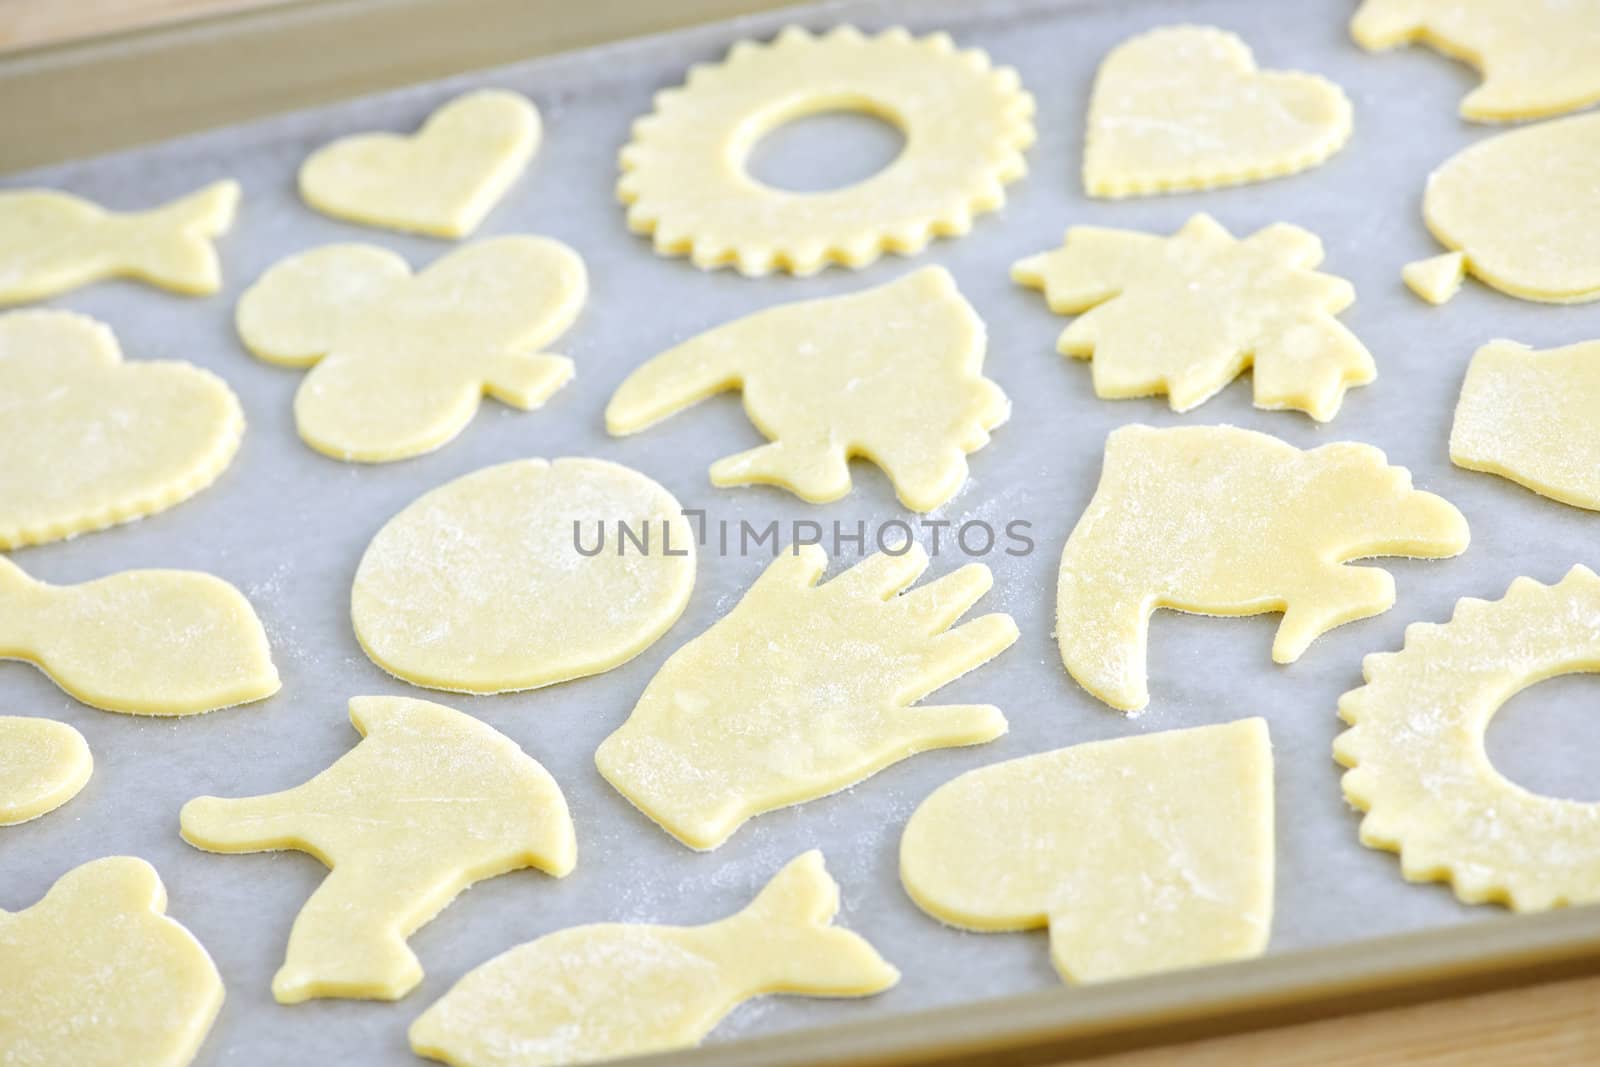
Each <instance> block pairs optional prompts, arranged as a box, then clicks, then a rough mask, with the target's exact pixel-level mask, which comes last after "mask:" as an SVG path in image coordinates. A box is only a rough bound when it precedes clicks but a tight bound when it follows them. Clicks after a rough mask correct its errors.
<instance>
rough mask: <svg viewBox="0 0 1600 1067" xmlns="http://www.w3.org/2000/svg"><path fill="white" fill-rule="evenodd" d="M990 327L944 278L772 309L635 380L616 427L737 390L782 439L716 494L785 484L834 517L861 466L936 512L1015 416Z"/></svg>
mask: <svg viewBox="0 0 1600 1067" xmlns="http://www.w3.org/2000/svg"><path fill="white" fill-rule="evenodd" d="M986 346H987V339H986V333H985V330H984V326H983V320H982V319H980V318H978V313H977V312H976V311H974V310H973V309H972V305H970V304H968V303H967V301H966V300H965V299H963V297H962V296H961V293H960V291H958V290H957V289H956V283H955V279H954V278H952V277H950V274H949V272H948V271H946V270H945V269H944V268H943V267H924V268H923V269H921V270H919V271H916V272H914V273H912V274H908V275H906V276H905V277H903V278H901V279H899V280H898V281H894V282H890V283H889V284H887V285H881V286H877V287H875V288H872V289H867V290H865V291H863V292H859V293H852V294H850V295H848V296H841V297H832V298H829V299H824V300H805V301H801V302H799V303H794V304H785V305H782V306H780V307H775V308H769V309H767V310H766V311H759V312H756V313H755V314H754V315H748V316H746V317H744V318H742V319H738V320H736V321H734V322H730V323H728V324H727V325H724V326H720V327H718V328H716V329H714V330H711V331H709V332H707V333H703V334H701V335H700V336H698V337H695V338H693V339H691V340H689V341H685V342H684V343H683V344H681V345H677V346H676V347H674V348H671V349H669V350H668V351H666V352H663V353H662V354H661V355H659V356H657V357H656V358H654V359H652V360H650V361H649V362H648V363H646V364H645V365H644V366H642V367H640V368H639V369H638V370H636V371H634V372H633V373H632V374H630V375H629V376H628V378H627V380H626V381H624V382H623V383H622V385H621V387H620V388H618V389H617V392H616V394H615V395H613V396H612V398H611V403H610V404H608V405H607V406H606V428H607V429H608V430H610V431H611V432H612V433H613V434H630V433H634V432H636V431H639V430H642V429H644V428H646V427H647V426H650V425H651V424H653V423H655V422H657V421H659V420H661V419H664V418H666V417H667V416H668V415H671V414H673V413H674V412H677V411H681V410H682V409H683V408H685V407H688V406H689V405H691V404H695V403H698V402H699V401H701V400H703V399H705V398H706V397H708V396H711V395H712V394H714V393H719V392H722V391H724V390H727V389H737V390H740V391H741V392H742V393H743V394H744V406H745V413H746V414H747V415H749V417H750V421H751V422H753V423H755V424H756V426H757V428H759V429H760V430H761V432H762V433H763V434H765V435H766V436H767V437H768V438H769V439H770V440H771V442H772V443H771V444H767V445H762V446H761V447H759V448H754V449H751V450H750V451H748V452H741V453H739V454H738V455H733V456H728V457H727V458H725V459H721V460H718V461H717V462H716V463H714V464H712V466H711V482H712V484H713V485H722V486H730V485H750V484H763V485H780V486H783V487H784V488H785V489H788V490H790V491H791V492H793V493H795V494H796V495H797V496H799V497H800V498H801V499H804V500H808V501H811V502H812V503H816V504H822V503H827V502H828V501H832V500H838V499H839V498H840V497H842V496H844V495H846V494H847V493H849V492H850V466H849V462H850V458H851V457H852V456H862V457H865V458H866V459H869V460H870V461H872V462H873V463H874V464H876V465H878V466H879V467H881V468H882V469H883V471H884V472H885V473H886V474H888V476H889V479H890V480H891V481H892V482H893V483H894V487H895V492H896V494H897V495H898V496H899V498H900V502H901V503H902V504H904V505H905V506H906V507H908V508H910V509H911V510H913V511H931V510H933V509H934V508H937V507H938V506H940V505H941V504H943V503H945V502H946V501H948V500H949V499H950V498H951V497H953V496H955V494H956V493H957V492H958V491H959V490H960V488H961V486H962V484H963V483H965V482H966V480H967V457H966V454H967V453H968V452H975V451H977V450H978V449H980V448H982V447H983V446H984V445H985V444H987V443H988V441H989V433H988V431H990V430H992V429H993V428H994V427H996V426H998V425H1000V423H1002V422H1004V421H1005V419H1006V417H1007V416H1008V415H1009V414H1010V413H1011V403H1010V401H1008V400H1007V399H1006V396H1005V394H1004V393H1002V392H1001V391H1000V387H999V386H997V385H995V384H994V382H992V381H990V380H989V379H987V378H985V377H983V355H984V349H985V347H986Z"/></svg>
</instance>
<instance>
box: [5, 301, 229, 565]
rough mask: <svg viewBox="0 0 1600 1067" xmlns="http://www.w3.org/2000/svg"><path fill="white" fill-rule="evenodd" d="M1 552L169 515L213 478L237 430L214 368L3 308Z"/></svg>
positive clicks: (80, 322)
mask: <svg viewBox="0 0 1600 1067" xmlns="http://www.w3.org/2000/svg"><path fill="white" fill-rule="evenodd" d="M0 425H3V426H4V427H5V429H4V432H3V433H0V549H6V548H20V547H22V546H23V545H36V544H42V543H44V542H46V541H57V540H60V539H62V538H65V537H72V536H74V535H75V534H80V533H85V532H87V531H90V530H101V529H104V528H106V527H107V526H112V525H114V524H116V523H121V522H129V521H131V520H133V519H138V518H143V517H144V516H146V515H151V514H154V513H156V512H158V511H164V510H166V509H167V508H169V507H171V506H173V505H174V504H177V503H180V502H181V501H184V500H187V499H188V498H189V497H191V496H193V495H194V494H195V493H198V492H199V491H200V490H202V489H204V488H206V487H207V486H209V485H210V484H211V483H212V482H214V481H216V480H217V478H218V476H220V475H221V474H222V472H223V471H224V470H225V469H226V468H227V466H228V464H229V463H230V462H232V460H233V456H234V453H236V452H237V451H238V450H239V440H240V438H241V437H242V436H243V435H244V415H243V413H242V412H241V410H240V408H239V399H238V398H237V397H236V396H234V394H233V390H231V389H229V388H228V386H227V383H225V382H224V381H223V380H222V379H221V378H218V377H217V376H216V375H214V374H212V373H211V372H210V371H206V370H202V369H200V368H199V367H196V366H193V365H192V364H189V363H180V362H177V361H159V362H158V361H149V362H146V361H139V362H135V363H124V362H123V360H122V350H121V349H120V348H119V347H118V346H117V339H116V337H115V335H113V334H112V332H111V330H110V328H109V327H107V326H106V325H105V324H104V323H101V322H97V321H95V320H94V319H91V318H89V317H88V316H87V315H78V314H74V313H73V312H70V311H45V310H38V311H13V312H11V313H9V314H6V315H0Z"/></svg>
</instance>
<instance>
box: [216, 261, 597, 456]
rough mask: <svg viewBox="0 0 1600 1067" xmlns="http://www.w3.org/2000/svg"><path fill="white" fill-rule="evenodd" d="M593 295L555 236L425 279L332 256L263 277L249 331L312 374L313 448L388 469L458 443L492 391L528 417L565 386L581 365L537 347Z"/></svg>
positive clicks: (250, 306)
mask: <svg viewBox="0 0 1600 1067" xmlns="http://www.w3.org/2000/svg"><path fill="white" fill-rule="evenodd" d="M588 290H589V283H588V277H587V274H586V273H585V271H584V266H583V260H582V259H581V258H579V256H578V254H577V253H576V252H574V251H573V250H572V249H570V248H568V247H567V246H566V245H564V244H562V243H561V242H560V241H554V240H551V239H549V238H547V237H496V238H492V239H490V240H486V241H478V242H476V243H474V244H471V245H467V246H465V247H463V248H459V249H457V250H456V251H454V252H451V253H450V254H448V255H446V256H443V257H441V258H440V259H438V260H436V261H435V262H433V263H432V264H430V265H429V266H428V268H427V269H426V270H423V271H422V272H420V273H418V274H415V275H413V274H412V273H411V268H410V267H409V266H408V265H407V264H406V261H405V260H404V259H402V258H401V257H400V256H398V255H396V254H395V253H393V252H390V251H388V250H387V249H383V248H379V247H378V246H376V245H353V244H344V245H325V246H323V247H322V248H315V249H312V250H311V251H309V252H301V253H299V254H297V255H293V256H290V257H288V258H287V259H284V260H282V261H281V262H279V263H277V264H276V265H275V266H273V267H272V269H270V270H268V271H267V273H265V274H263V275H262V276H261V279H260V280H259V281H257V282H256V284H255V285H253V286H251V287H250V288H249V289H248V290H246V291H245V294H244V296H242V297H241V298H240V299H239V308H238V315H237V320H238V328H239V336H240V338H241V339H242V340H243V341H244V344H245V347H246V348H248V349H250V351H251V352H253V353H254V354H255V355H257V356H259V357H260V358H262V359H264V360H267V361H268V362H271V363H280V364H283V365H285V366H290V367H308V366H309V367H311V372H310V373H309V374H307V375H306V377H305V381H303V382H301V383H300V389H299V391H298V392H297V393H296V394H295V399H294V418H295V425H296V426H297V427H298V428H299V430H300V436H301V438H302V439H304V440H305V442H306V443H307V444H309V445H310V446H311V447H312V448H315V449H316V450H317V451H319V452H321V453H323V454H324V455H328V456H332V457H333V458H334V459H342V460H346V461H355V462H361V463H386V462H388V461H390V460H397V459H407V458H410V457H412V456H419V455H422V454H423V453H425V452H431V451H433V450H434V449H436V448H438V447H440V446H441V445H443V444H445V443H446V442H448V441H449V440H451V439H452V438H454V437H455V436H456V434H458V433H460V432H461V431H462V430H463V429H465V428H466V425H467V423H469V422H471V421H472V417H473V415H475V414H476V413H477V411H478V400H479V398H480V397H482V396H483V395H484V394H488V395H489V396H492V397H494V398H495V399H496V400H499V401H500V402H501V403H504V404H510V405H511V406H512V407H516V408H521V409H523V410H525V411H526V410H529V409H532V408H536V407H539V406H540V405H541V404H543V403H544V402H545V401H546V400H547V399H549V397H550V396H551V395H552V394H553V393H555V392H556V390H558V389H560V388H561V387H562V386H563V385H566V384H567V382H568V381H570V380H571V379H572V361H571V360H570V359H568V358H566V357H565V356H557V355H550V354H548V353H541V352H539V351H538V350H539V348H541V347H542V346H543V345H546V344H548V343H549V342H551V341H553V340H555V339H556V338H557V337H559V336H561V334H563V333H565V332H566V330H567V327H569V326H571V325H572V323H573V321H574V320H575V319H576V318H577V317H578V312H579V311H580V310H581V309H582V307H583V302H584V299H585V297H586V296H587V294H588ZM312 364H315V366H312Z"/></svg>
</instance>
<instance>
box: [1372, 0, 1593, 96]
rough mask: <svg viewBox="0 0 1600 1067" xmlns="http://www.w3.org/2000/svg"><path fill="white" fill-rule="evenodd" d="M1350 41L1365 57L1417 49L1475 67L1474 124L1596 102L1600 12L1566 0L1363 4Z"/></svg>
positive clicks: (1375, 0) (1391, 0)
mask: <svg viewBox="0 0 1600 1067" xmlns="http://www.w3.org/2000/svg"><path fill="white" fill-rule="evenodd" d="M1350 35H1351V36H1352V37H1354V38H1355V39H1356V43H1357V44H1359V45H1360V46H1361V47H1362V48H1365V49H1366V50H1367V51H1369V52H1376V51H1379V50H1382V49H1387V48H1393V47H1395V46H1396V45H1402V44H1412V43H1422V44H1426V45H1428V46H1430V47H1432V48H1433V49H1435V50H1436V51H1439V52H1443V53H1444V54H1445V55H1447V56H1452V57H1454V58H1456V59H1460V60H1463V61H1464V62H1467V63H1470V64H1472V65H1473V66H1474V67H1476V68H1478V70H1479V71H1481V72H1482V74H1483V84H1482V85H1480V86H1479V87H1478V88H1476V89H1474V90H1473V91H1472V92H1470V93H1468V94H1467V96H1466V98H1465V99H1463V100H1462V101H1461V114H1462V116H1463V117H1465V118H1469V119H1474V120H1476V121H1478V122H1506V121H1509V120H1514V119H1534V118H1542V117H1544V116H1546V115H1557V114H1560V113H1561V112H1563V111H1575V110H1577V109H1578V108H1581V107H1584V106H1586V105H1588V104H1592V103H1594V102H1595V101H1596V100H1600V62H1597V61H1596V58H1595V57H1596V56H1600V6H1597V5H1595V4H1594V3H1590V2H1583V0H1578V2H1569V0H1366V2H1365V3H1363V4H1362V5H1361V9H1360V10H1359V11H1357V12H1356V14H1355V18H1354V19H1353V20H1352V21H1351V23H1350Z"/></svg>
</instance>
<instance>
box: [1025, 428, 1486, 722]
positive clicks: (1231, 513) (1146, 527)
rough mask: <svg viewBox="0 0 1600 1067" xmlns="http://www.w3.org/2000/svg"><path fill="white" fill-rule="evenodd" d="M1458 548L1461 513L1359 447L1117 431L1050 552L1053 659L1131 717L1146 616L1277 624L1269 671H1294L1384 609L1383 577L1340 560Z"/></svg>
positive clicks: (1241, 434) (1462, 535) (1387, 600)
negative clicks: (1056, 655) (1336, 632)
mask: <svg viewBox="0 0 1600 1067" xmlns="http://www.w3.org/2000/svg"><path fill="white" fill-rule="evenodd" d="M1466 547H1467V522H1466V519H1464V518H1462V516H1461V513H1460V512H1459V511H1457V510H1456V509H1455V508H1454V507H1453V506H1451V505H1450V504H1449V503H1448V502H1447V501H1445V500H1443V499H1442V498H1440V497H1437V496H1434V495H1433V494H1432V493H1424V492H1421V491H1420V490H1416V489H1413V488H1412V487H1411V474H1410V472H1408V471H1407V470H1406V469H1405V468H1404V467H1391V466H1389V465H1388V461H1387V460H1386V459H1385V457H1384V454H1383V453H1382V452H1380V451H1378V450H1377V449H1376V448H1373V447H1372V446H1371V445H1363V444H1356V443H1355V442H1351V441H1340V442H1337V443H1335V444H1329V445H1323V446H1322V447H1321V448H1316V449H1312V450H1311V451H1309V452H1303V451H1301V450H1300V449H1298V448H1295V447H1294V446H1292V445H1289V444H1286V443H1285V442H1283V441H1280V440H1278V439H1277V438H1276V437H1271V436H1268V435H1267V434H1264V433H1256V432H1254V431H1251V430H1241V429H1238V428H1237V427H1233V426H1193V427H1183V428H1179V429H1169V430H1157V429H1152V428H1151V427H1148V426H1124V427H1122V428H1121V429H1119V430H1115V431H1113V432H1112V434H1111V436H1110V437H1109V438H1107V439H1106V455H1105V466H1104V468H1103V470H1102V472H1101V475H1100V485H1099V487H1098V488H1097V489H1096V490H1095V494H1094V499H1092V500H1091V501H1090V502H1089V507H1088V508H1087V509H1086V510H1085V511H1084V513H1083V516H1082V517H1081V518H1080V519H1079V520H1078V524H1077V526H1076V527H1074V528H1073V531H1072V535H1071V536H1070V537H1069V538H1068V539H1067V547H1066V549H1065V550H1064V551H1063V552H1062V554H1061V575H1060V584H1059V586H1058V587H1057V597H1056V634H1057V637H1058V638H1059V641H1060V645H1061V658H1062V661H1063V662H1065V663H1066V665H1067V670H1068V671H1069V672H1070V673H1071V674H1072V677H1073V678H1075V679H1077V681H1078V683H1079V684H1080V685H1082V686H1083V687H1084V688H1085V689H1087V690H1088V691H1089V692H1090V693H1092V694H1094V695H1095V696H1096V697H1099V698H1100V699H1101V700H1103V701H1105V702H1106V703H1108V704H1110V705H1112V706H1113V707H1116V708H1121V709H1123V710H1125V711H1137V710H1139V709H1140V708H1143V707H1144V706H1145V705H1146V704H1148V703H1149V702H1150V693H1149V690H1148V689H1147V688H1146V684H1145V644H1146V640H1147V638H1148V635H1149V624H1150V615H1151V613H1152V612H1154V611H1155V610H1156V609H1157V608H1172V609H1175V610H1177V611H1187V612H1193V613H1195V614H1201V615H1259V614H1261V613H1263V612H1269V611H1281V612H1283V621H1282V622H1281V623H1279V625H1278V635H1277V638H1276V640H1274V641H1273V644H1272V659H1273V661H1274V662H1276V663H1293V662H1294V661H1295V660H1297V659H1299V658H1300V656H1301V654H1302V653H1304V652H1305V650H1306V649H1307V647H1309V646H1310V644H1311V642H1312V641H1313V640H1315V639H1316V638H1317V637H1319V636H1321V635H1322V634H1324V633H1326V632H1327V631H1328V630H1331V629H1333V628H1334V627H1335V626H1338V625H1340V624H1342V623H1346V622H1352V621H1354V620H1356V619H1364V618H1367V617H1368V616H1370V615H1376V614H1378V613H1380V612H1383V611H1387V610H1388V609H1389V608H1390V607H1392V606H1393V605H1394V579H1393V578H1391V577H1390V576H1389V573H1388V572H1387V571H1383V570H1379V569H1378V568H1376V567H1350V566H1344V565H1343V564H1345V563H1346V562H1347V561H1349V560H1355V559H1364V558H1367V557H1370V556H1412V557H1426V558H1438V557H1443V556H1454V555H1457V554H1459V553H1461V552H1463V551H1465V550H1466Z"/></svg>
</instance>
